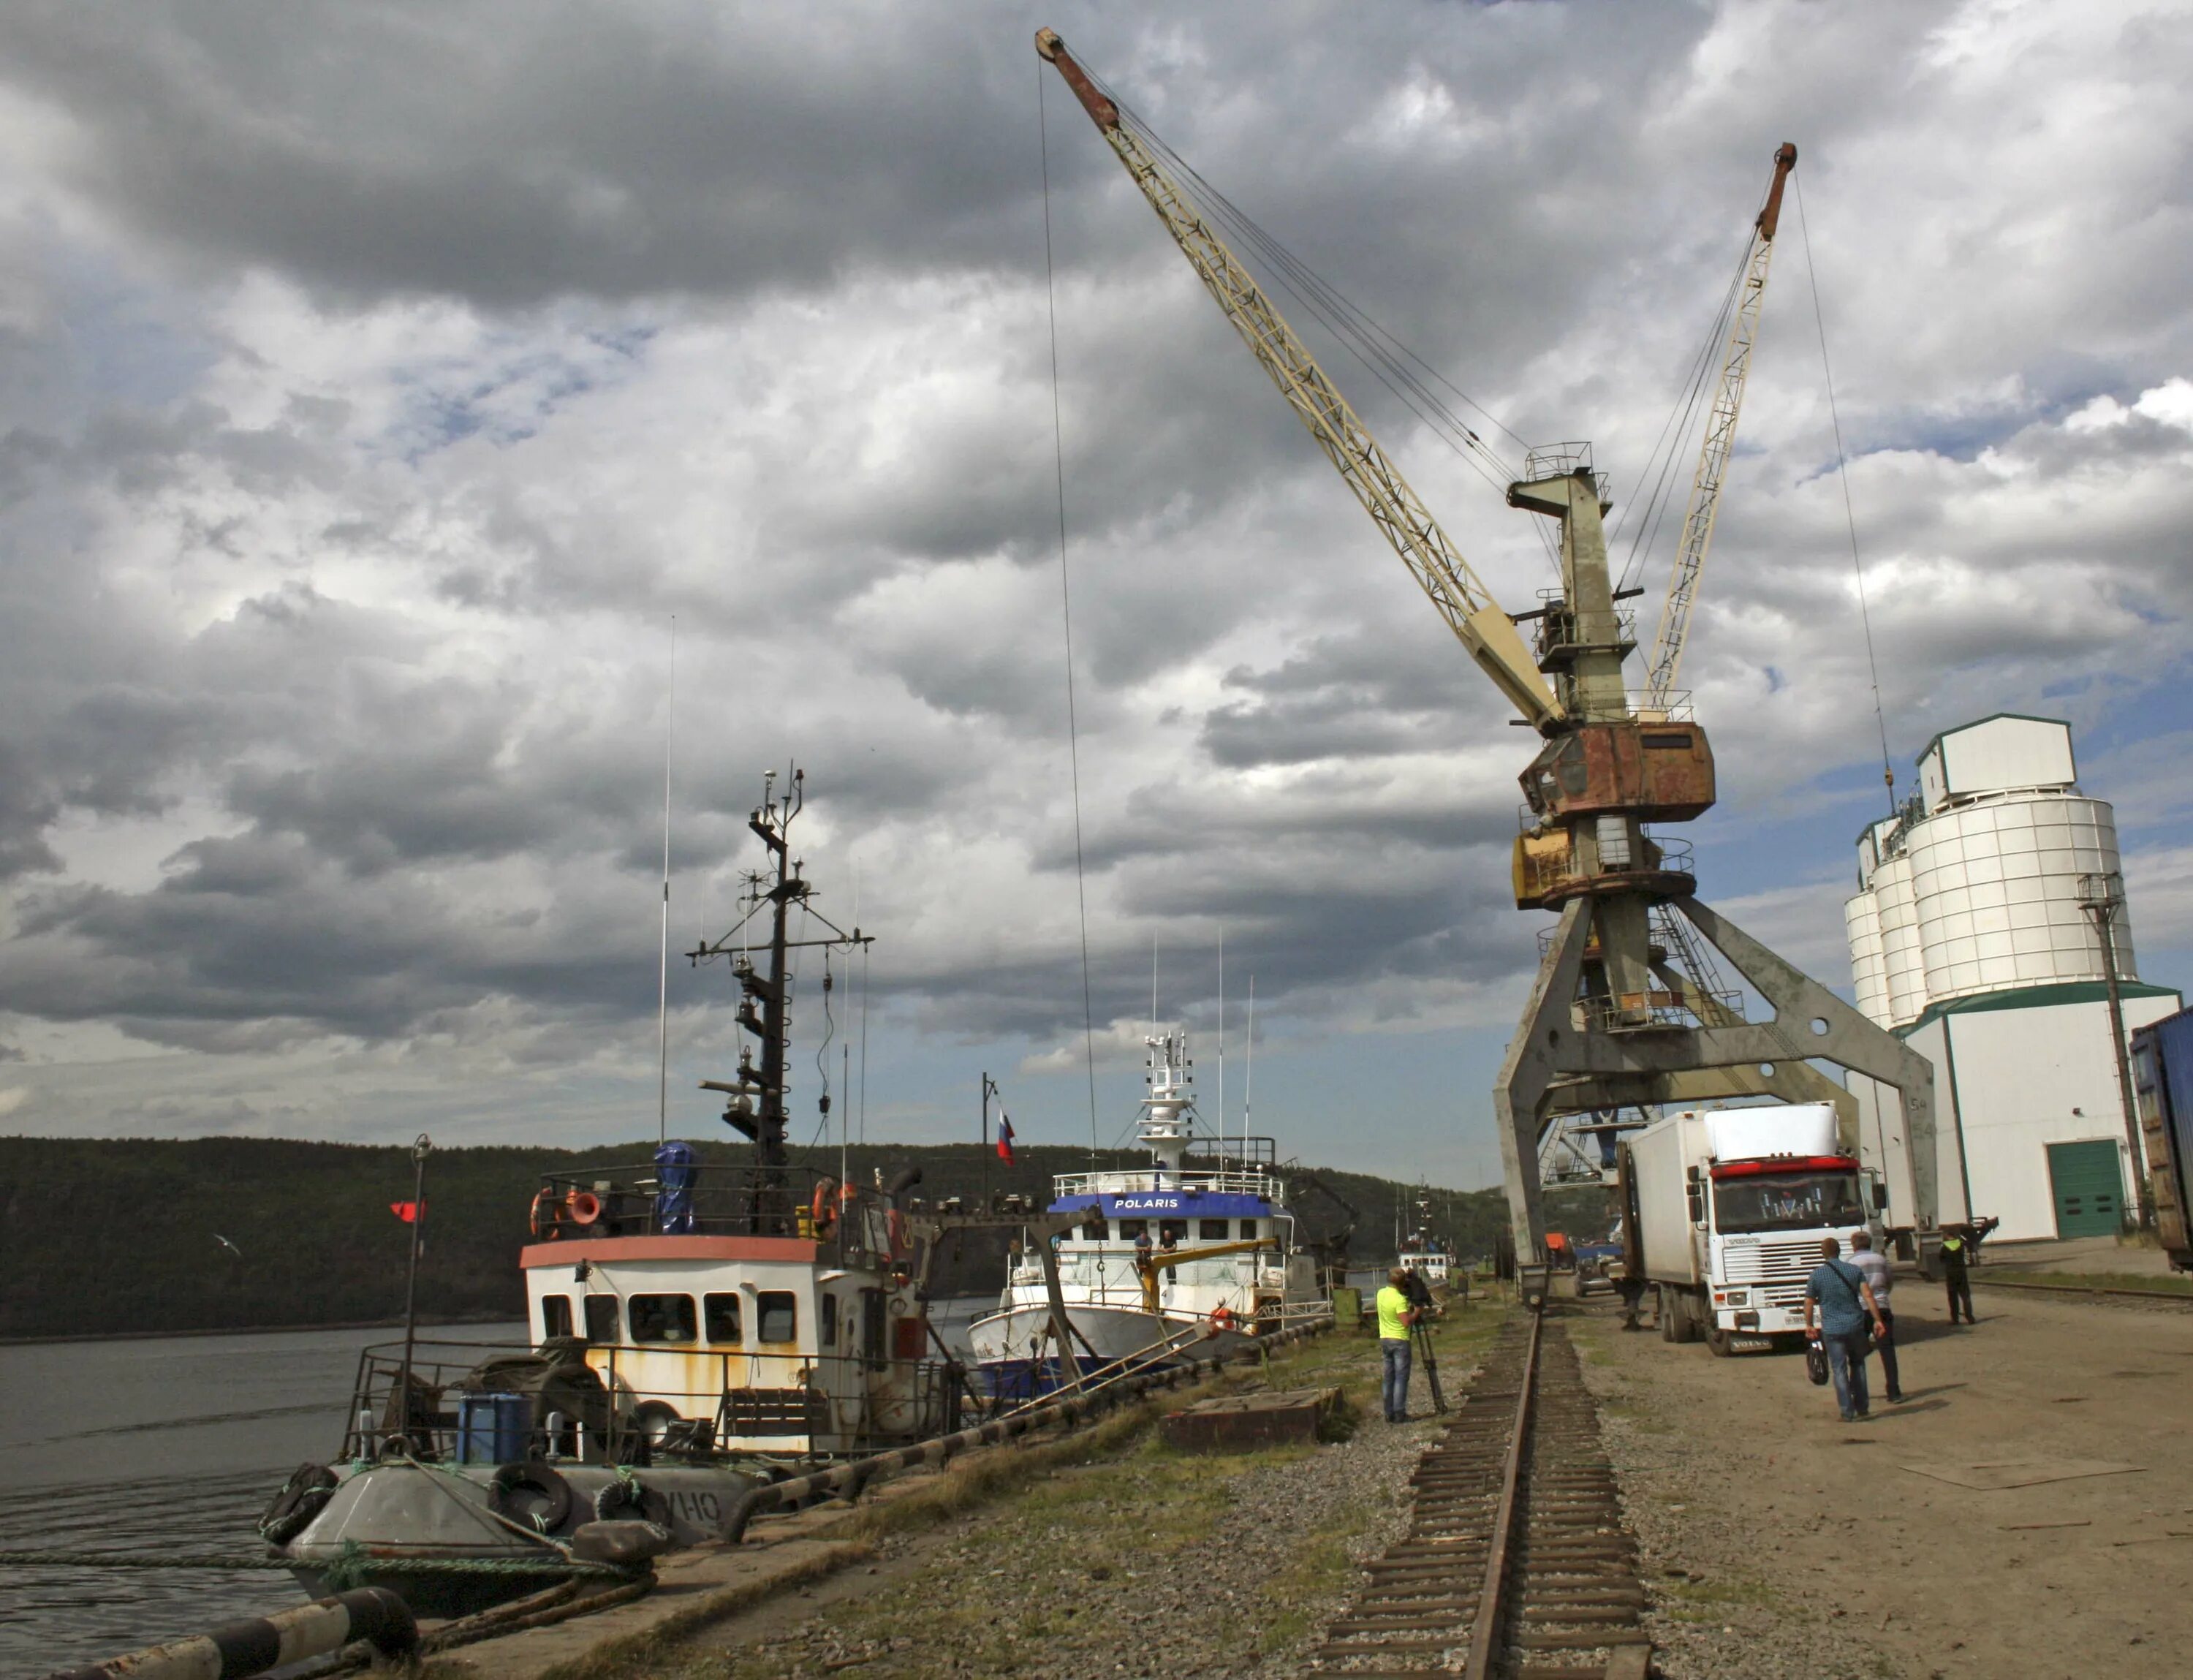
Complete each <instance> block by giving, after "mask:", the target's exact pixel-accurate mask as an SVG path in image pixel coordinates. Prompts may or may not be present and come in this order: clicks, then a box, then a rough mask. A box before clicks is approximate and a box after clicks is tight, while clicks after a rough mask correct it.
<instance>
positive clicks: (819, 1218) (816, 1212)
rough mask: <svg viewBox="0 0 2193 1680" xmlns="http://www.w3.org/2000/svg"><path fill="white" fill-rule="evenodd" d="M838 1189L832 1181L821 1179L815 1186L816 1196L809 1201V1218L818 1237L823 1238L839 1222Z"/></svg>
mask: <svg viewBox="0 0 2193 1680" xmlns="http://www.w3.org/2000/svg"><path fill="white" fill-rule="evenodd" d="M837 1188H838V1187H837V1185H836V1184H833V1182H832V1181H831V1180H829V1179H827V1178H823V1179H821V1180H819V1181H818V1182H817V1183H816V1186H815V1194H814V1195H813V1196H812V1197H810V1199H809V1201H808V1203H807V1217H808V1219H809V1221H810V1224H811V1225H812V1226H813V1229H814V1231H815V1235H816V1236H823V1235H824V1234H825V1233H827V1231H828V1230H829V1229H830V1227H831V1226H832V1225H833V1224H836V1223H837V1221H838V1203H837V1197H836V1191H837ZM848 1188H849V1189H850V1186H848Z"/></svg>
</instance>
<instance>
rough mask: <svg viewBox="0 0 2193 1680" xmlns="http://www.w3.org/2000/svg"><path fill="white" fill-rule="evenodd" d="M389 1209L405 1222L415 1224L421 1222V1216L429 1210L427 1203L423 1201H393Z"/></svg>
mask: <svg viewBox="0 0 2193 1680" xmlns="http://www.w3.org/2000/svg"><path fill="white" fill-rule="evenodd" d="M388 1211H389V1212H390V1213H393V1214H394V1215H395V1216H396V1217H397V1218H399V1219H401V1220H403V1221H404V1224H407V1225H415V1224H418V1223H419V1216H420V1215H421V1213H425V1212H426V1211H427V1204H426V1203H425V1202H423V1201H392V1202H390V1203H389V1204H388Z"/></svg>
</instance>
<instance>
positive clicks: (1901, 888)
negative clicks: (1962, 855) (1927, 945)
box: [1873, 851, 1927, 1027]
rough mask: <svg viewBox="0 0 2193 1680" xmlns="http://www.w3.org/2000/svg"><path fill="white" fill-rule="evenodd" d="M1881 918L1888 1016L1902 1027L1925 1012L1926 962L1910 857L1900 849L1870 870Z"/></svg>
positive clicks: (1891, 1021)
mask: <svg viewBox="0 0 2193 1680" xmlns="http://www.w3.org/2000/svg"><path fill="white" fill-rule="evenodd" d="M1873 896H1874V901H1875V904H1876V906H1877V907H1878V908H1877V911H1876V914H1878V915H1879V916H1880V918H1881V966H1882V969H1883V970H1884V971H1885V972H1884V974H1883V978H1884V979H1885V980H1886V981H1887V986H1888V1018H1889V1021H1890V1023H1892V1024H1893V1025H1895V1026H1898V1027H1900V1026H1903V1025H1904V1024H1906V1023H1909V1022H1912V1021H1915V1020H1917V1019H1918V1018H1919V1017H1920V1016H1921V1014H1923V1013H1925V1012H1926V1008H1927V962H1926V958H1925V956H1924V955H1922V954H1921V950H1920V949H1919V909H1918V904H1917V901H1916V900H1915V898H1914V897H1913V895H1912V891H1911V857H1910V853H1908V852H1901V851H1899V852H1898V853H1897V855H1896V856H1895V857H1891V858H1887V859H1886V860H1885V861H1884V862H1883V863H1881V867H1880V868H1879V869H1875V871H1874V872H1873Z"/></svg>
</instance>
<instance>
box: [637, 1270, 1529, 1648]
mask: <svg viewBox="0 0 2193 1680" xmlns="http://www.w3.org/2000/svg"><path fill="white" fill-rule="evenodd" d="M1496 1322H1497V1313H1495V1312H1492V1311H1486V1310H1478V1311H1477V1312H1476V1313H1475V1314H1474V1315H1469V1316H1461V1315H1458V1316H1457V1322H1453V1323H1451V1324H1450V1325H1449V1326H1447V1327H1444V1328H1443V1330H1442V1333H1441V1336H1440V1341H1441V1344H1442V1353H1443V1357H1442V1362H1441V1371H1442V1374H1443V1375H1444V1376H1445V1377H1446V1380H1447V1382H1448V1385H1449V1386H1451V1387H1452V1386H1458V1385H1459V1384H1460V1383H1461V1382H1462V1381H1463V1379H1465V1377H1466V1375H1467V1374H1468V1373H1469V1371H1470V1370H1471V1369H1472V1368H1473V1364H1474V1362H1473V1359H1472V1356H1471V1353H1472V1350H1474V1348H1475V1347H1477V1346H1479V1345H1481V1343H1482V1341H1483V1340H1484V1339H1485V1337H1486V1334H1487V1333H1489V1332H1490V1330H1491V1328H1492V1326H1493V1325H1494V1323H1496ZM1376 1377H1377V1344H1376V1343H1375V1342H1371V1341H1368V1340H1366V1339H1361V1338H1358V1337H1353V1336H1345V1337H1343V1336H1335V1337H1331V1338H1327V1339H1321V1340H1320V1342H1317V1343H1313V1344H1311V1345H1309V1346H1308V1348H1306V1349H1305V1350H1303V1351H1302V1352H1301V1353H1299V1354H1298V1355H1297V1356H1296V1357H1294V1358H1293V1359H1291V1360H1288V1361H1285V1362H1274V1369H1273V1372H1272V1375H1271V1383H1272V1385H1273V1386H1274V1387H1285V1388H1297V1387H1310V1386H1316V1385H1330V1384H1336V1383H1337V1384H1339V1385H1342V1386H1343V1387H1344V1388H1346V1389H1347V1390H1348V1392H1349V1396H1350V1398H1351V1400H1352V1401H1354V1403H1355V1405H1356V1408H1357V1411H1358V1413H1359V1417H1360V1421H1359V1423H1358V1425H1357V1428H1356V1432H1355V1434H1354V1436H1353V1438H1351V1439H1350V1440H1348V1441H1346V1442H1339V1443H1336V1444H1331V1445H1321V1446H1317V1447H1314V1448H1284V1449H1279V1450H1275V1451H1268V1452H1263V1453H1257V1454H1242V1455H1223V1456H1216V1455H1214V1456H1202V1455H1196V1456H1190V1455H1183V1454H1176V1453H1173V1452H1171V1451H1170V1450H1168V1449H1166V1448H1163V1447H1161V1446H1159V1444H1158V1443H1157V1442H1155V1441H1154V1439H1148V1438H1146V1439H1145V1440H1143V1441H1142V1442H1140V1443H1138V1444H1137V1445H1135V1446H1133V1447H1131V1448H1128V1449H1127V1450H1125V1452H1123V1453H1122V1454H1119V1456H1117V1457H1115V1458H1113V1459H1108V1460H1106V1461H1103V1462H1101V1463H1097V1464H1093V1465H1082V1466H1078V1467H1075V1468H1072V1469H1067V1470H1062V1471H1056V1472H1054V1473H1053V1474H1052V1475H1051V1476H1048V1477H1046V1478H1045V1479H1043V1480H1041V1481H1039V1482H1037V1483H1035V1484H1034V1486H1033V1487H1031V1488H1028V1489H1027V1490H1026V1491H1024V1492H1022V1494H1018V1495H1016V1496H1015V1497H1013V1498H1011V1499H1005V1500H1001V1501H999V1503H997V1504H996V1505H991V1506H986V1507H984V1508H982V1510H979V1511H976V1512H974V1513H972V1514H971V1515H969V1516H967V1517H963V1518H959V1519H957V1520H955V1521H953V1522H950V1523H948V1524H947V1525H946V1526H944V1527H943V1528H940V1529H938V1530H934V1531H931V1532H930V1533H927V1534H918V1535H902V1536H897V1537H894V1538H892V1539H890V1540H886V1541H885V1542H884V1543H883V1545H882V1548H881V1553H882V1555H881V1556H880V1557H879V1561H878V1562H877V1563H876V1564H875V1565H874V1566H873V1568H872V1569H871V1570H868V1571H866V1572H862V1574H856V1576H855V1577H854V1578H852V1579H851V1580H850V1581H848V1582H845V1583H844V1584H842V1585H839V1588H838V1589H837V1590H836V1591H832V1590H831V1588H830V1587H828V1586H827V1585H826V1586H818V1587H817V1588H816V1589H814V1590H813V1594H812V1596H813V1597H814V1599H815V1600H816V1603H813V1604H812V1605H802V1604H799V1603H797V1602H794V1603H792V1604H789V1605H780V1606H778V1607H776V1608H775V1609H774V1610H773V1611H771V1612H767V1613H763V1614H757V1615H755V1616H753V1617H747V1618H742V1619H741V1620H739V1621H735V1622H731V1623H727V1624H725V1625H724V1626H720V1627H717V1628H713V1629H711V1630H709V1631H707V1632H705V1633H702V1634H701V1635H699V1636H697V1637H696V1639H695V1641H694V1642H693V1643H692V1644H691V1645H690V1646H689V1647H688V1648H686V1650H685V1652H684V1654H682V1657H681V1658H680V1659H673V1660H672V1661H671V1662H669V1663H666V1664H665V1665H664V1666H662V1668H661V1670H660V1672H663V1673H666V1674H672V1675H675V1676H677V1677H679V1680H701V1677H704V1676H705V1677H709V1680H716V1677H725V1680H779V1677H790V1676H795V1675H821V1674H830V1673H837V1672H851V1673H856V1674H858V1675H861V1676H868V1675H874V1676H878V1677H882V1676H916V1675H936V1674H952V1675H977V1676H979V1675H1003V1674H1013V1675H1019V1676H1026V1677H1029V1680H1084V1677H1116V1676H1121V1675H1142V1674H1151V1675H1157V1674H1165V1675H1179V1674H1195V1675H1198V1676H1205V1675H1209V1676H1229V1677H1238V1680H1277V1677H1284V1676H1293V1675H1298V1674H1302V1673H1303V1672H1305V1671H1306V1667H1307V1660H1306V1657H1305V1652H1306V1650H1307V1648H1308V1646H1309V1645H1310V1644H1312V1643H1314V1642H1315V1640H1316V1638H1317V1637H1318V1635H1319V1630H1320V1628H1321V1627H1322V1626H1323V1625H1324V1624H1325V1623H1326V1621H1328V1620H1331V1617H1332V1616H1333V1615H1334V1614H1337V1611H1338V1610H1339V1609H1340V1608H1341V1607H1342V1606H1343V1603H1345V1601H1346V1599H1347V1597H1348V1595H1350V1594H1351V1593H1353V1592H1354V1591H1356V1590H1357V1588H1358V1587H1359V1586H1360V1583H1361V1580H1362V1577H1361V1574H1360V1570H1359V1569H1358V1568H1357V1565H1359V1564H1360V1562H1362V1561H1363V1560H1364V1559H1366V1558H1368V1557H1372V1556H1375V1555H1376V1554H1377V1552H1379V1551H1383V1549H1384V1548H1385V1547H1386V1546H1388V1545H1390V1544H1392V1542H1393V1541H1394V1540H1395V1539H1396V1538H1398V1537H1399V1536H1400V1534H1401V1533H1402V1532H1403V1531H1404V1530H1405V1529H1406V1526H1407V1522H1408V1516H1409V1496H1408V1486H1407V1484H1408V1478H1409V1475H1410V1472H1411V1470H1412V1469H1413V1468H1414V1466H1415V1465H1416V1461H1417V1455H1418V1454H1420V1453H1421V1452H1422V1450H1423V1448H1424V1446H1425V1445H1426V1444H1427V1443H1428V1442H1429V1440H1430V1439H1431V1437H1432V1436H1433V1435H1434V1432H1435V1429H1436V1425H1434V1423H1433V1422H1432V1421H1431V1420H1430V1419H1429V1416H1428V1414H1429V1412H1430V1409H1431V1402H1430V1396H1429V1391H1428V1390H1426V1388H1425V1385H1424V1383H1423V1375H1422V1373H1421V1372H1419V1373H1418V1374H1417V1392H1416V1394H1415V1395H1414V1396H1412V1410H1414V1411H1416V1412H1417V1413H1418V1414H1419V1415H1418V1419H1417V1421H1414V1422H1411V1423H1409V1424H1406V1425H1400V1426H1399V1427H1394V1426H1391V1425H1387V1424H1385V1423H1384V1422H1383V1421H1382V1420H1381V1419H1379V1417H1378V1415H1377V1403H1376V1399H1375V1393H1374V1385H1375V1381H1376Z"/></svg>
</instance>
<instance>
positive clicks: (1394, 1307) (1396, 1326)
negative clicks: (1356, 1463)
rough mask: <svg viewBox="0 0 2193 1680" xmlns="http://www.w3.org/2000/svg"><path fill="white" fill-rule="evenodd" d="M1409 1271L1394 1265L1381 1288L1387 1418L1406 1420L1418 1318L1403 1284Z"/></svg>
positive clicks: (1381, 1348)
mask: <svg viewBox="0 0 2193 1680" xmlns="http://www.w3.org/2000/svg"><path fill="white" fill-rule="evenodd" d="M1408 1281H1409V1275H1408V1274H1407V1273H1406V1272H1405V1271H1403V1270H1401V1268H1400V1267H1399V1266H1395V1267H1394V1269H1393V1270H1391V1271H1389V1272H1388V1273H1387V1274H1386V1287H1384V1288H1383V1289H1381V1290H1380V1291H1379V1292H1378V1352H1379V1355H1380V1356H1381V1357H1382V1358H1383V1360H1384V1362H1385V1366H1386V1375H1385V1400H1386V1421H1387V1422H1388V1423H1389V1424H1405V1423H1406V1422H1408V1420H1409V1365H1410V1357H1409V1356H1410V1338H1411V1334H1412V1333H1413V1332H1414V1330H1415V1327H1416V1322H1417V1310H1416V1309H1415V1308H1414V1307H1412V1306H1411V1305H1410V1304H1409V1296H1408V1292H1407V1291H1406V1289H1404V1288H1403V1287H1401V1286H1402V1285H1403V1284H1405V1283H1406V1282H1408Z"/></svg>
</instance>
